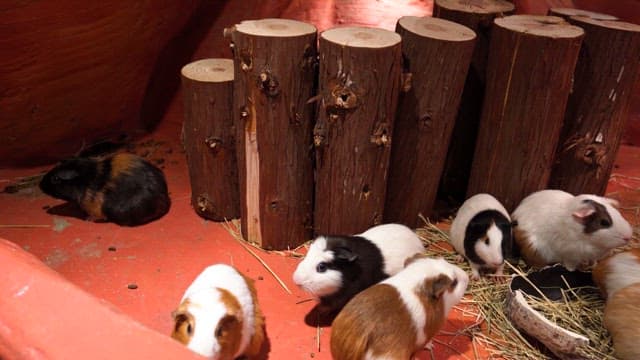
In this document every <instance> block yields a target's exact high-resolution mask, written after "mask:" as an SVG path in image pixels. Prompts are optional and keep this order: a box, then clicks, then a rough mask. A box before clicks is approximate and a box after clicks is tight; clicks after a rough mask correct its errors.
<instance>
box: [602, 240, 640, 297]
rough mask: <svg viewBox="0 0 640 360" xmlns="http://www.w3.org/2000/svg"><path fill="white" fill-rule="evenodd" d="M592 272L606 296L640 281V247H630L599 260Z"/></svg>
mask: <svg viewBox="0 0 640 360" xmlns="http://www.w3.org/2000/svg"><path fill="white" fill-rule="evenodd" d="M592 274H593V281H594V282H595V283H596V285H598V287H599V288H600V291H601V292H602V294H603V295H604V297H608V296H611V295H613V293H615V292H616V291H618V290H620V289H623V288H625V287H627V286H629V285H632V284H635V283H640V249H629V250H627V251H623V252H619V253H617V254H614V255H611V256H609V257H606V258H604V259H602V260H600V261H598V263H597V264H596V266H595V267H594V268H593V272H592Z"/></svg>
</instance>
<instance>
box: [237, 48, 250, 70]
mask: <svg viewBox="0 0 640 360" xmlns="http://www.w3.org/2000/svg"><path fill="white" fill-rule="evenodd" d="M251 59H252V56H251V53H250V52H249V51H248V50H243V51H241V52H240V69H242V71H244V72H248V71H250V70H251V69H253V61H252V60H251Z"/></svg>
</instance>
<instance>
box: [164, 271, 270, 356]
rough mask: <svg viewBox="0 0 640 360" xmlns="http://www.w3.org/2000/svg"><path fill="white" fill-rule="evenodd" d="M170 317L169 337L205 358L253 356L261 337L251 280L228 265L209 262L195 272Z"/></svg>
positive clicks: (259, 319) (255, 298) (261, 316)
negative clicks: (197, 272)
mask: <svg viewBox="0 0 640 360" xmlns="http://www.w3.org/2000/svg"><path fill="white" fill-rule="evenodd" d="M173 319H174V328H173V332H172V334H171V337H172V338H174V339H176V340H178V341H179V342H181V343H183V344H185V345H186V346H187V347H188V348H189V349H191V350H192V351H194V352H196V353H198V354H200V355H202V356H205V357H207V358H209V359H216V360H231V359H235V358H237V357H239V356H241V355H245V356H247V357H249V358H252V357H255V356H256V355H258V354H259V352H260V349H261V347H262V343H263V341H264V338H265V334H264V317H263V315H262V312H261V311H260V307H259V306H258V298H257V295H256V289H255V287H254V286H253V280H251V279H249V278H246V277H245V276H243V275H242V274H241V273H239V272H238V271H237V270H236V269H235V268H233V267H231V266H229V265H224V264H217V265H212V266H209V267H208V268H206V269H205V270H204V271H203V272H202V273H201V274H200V275H198V277H197V278H196V279H195V280H194V281H193V283H192V284H191V285H190V286H189V288H187V291H186V292H185V293H184V296H183V297H182V300H181V303H180V306H178V308H177V309H176V310H175V311H174V312H173Z"/></svg>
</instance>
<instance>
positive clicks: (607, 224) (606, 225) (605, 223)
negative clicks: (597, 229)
mask: <svg viewBox="0 0 640 360" xmlns="http://www.w3.org/2000/svg"><path fill="white" fill-rule="evenodd" d="M600 226H604V227H609V226H611V221H609V220H607V219H602V220H600Z"/></svg>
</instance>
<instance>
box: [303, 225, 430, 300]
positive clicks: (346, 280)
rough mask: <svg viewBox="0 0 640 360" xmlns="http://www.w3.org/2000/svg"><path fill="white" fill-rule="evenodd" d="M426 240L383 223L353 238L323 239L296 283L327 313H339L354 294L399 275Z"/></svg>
mask: <svg viewBox="0 0 640 360" xmlns="http://www.w3.org/2000/svg"><path fill="white" fill-rule="evenodd" d="M423 252H424V246H423V245H422V241H421V240H420V238H418V236H417V235H416V234H415V232H413V230H411V229H409V228H408V227H406V226H404V225H400V224H383V225H378V226H374V227H372V228H370V229H369V230H367V231H365V232H363V233H362V234H358V235H353V236H348V235H345V236H319V237H317V238H316V239H315V240H314V241H313V243H312V244H311V246H310V247H309V251H308V252H307V255H306V256H305V258H304V259H303V260H302V261H301V262H300V264H298V267H297V268H296V270H295V272H294V273H293V281H294V282H295V283H296V285H298V286H299V287H301V288H302V289H303V290H305V291H306V292H308V293H310V294H311V295H313V296H314V297H316V298H318V299H319V300H320V305H321V306H322V307H323V308H324V309H323V310H324V311H326V312H328V313H331V312H334V313H335V312H337V311H339V310H340V309H341V308H342V307H343V306H344V305H345V304H346V303H347V302H348V301H349V300H350V299H351V298H352V297H353V296H354V295H356V294H357V293H359V292H360V291H362V290H364V289H366V288H367V287H369V286H371V285H373V284H376V283H378V282H379V281H381V280H383V279H386V278H387V277H389V276H391V275H394V274H396V273H397V272H398V271H400V270H402V269H403V267H404V262H405V261H406V260H407V259H408V258H410V257H411V256H413V255H415V254H418V253H423Z"/></svg>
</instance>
